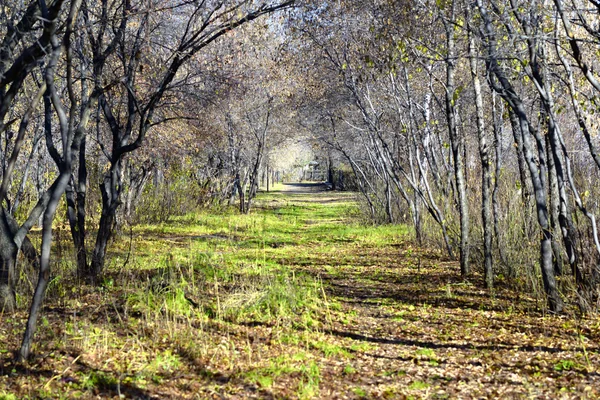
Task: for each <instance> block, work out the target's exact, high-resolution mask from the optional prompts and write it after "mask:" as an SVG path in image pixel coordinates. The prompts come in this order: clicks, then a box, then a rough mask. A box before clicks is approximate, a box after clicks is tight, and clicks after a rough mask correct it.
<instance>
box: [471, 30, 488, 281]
mask: <svg viewBox="0 0 600 400" xmlns="http://www.w3.org/2000/svg"><path fill="white" fill-rule="evenodd" d="M469 58H470V65H471V76H472V78H473V91H474V94H475V108H476V112H477V137H478V139H479V158H480V160H481V219H482V221H483V255H484V268H483V270H484V277H485V286H486V288H488V289H491V288H492V287H493V285H494V269H493V261H492V238H493V232H492V229H493V225H492V208H491V204H490V190H491V172H490V168H491V165H490V164H491V162H490V156H489V149H488V144H487V138H486V133H485V119H484V110H483V98H482V95H481V83H480V81H479V73H478V71H477V70H478V68H477V58H476V54H475V41H474V40H473V38H472V37H471V34H470V30H469Z"/></svg>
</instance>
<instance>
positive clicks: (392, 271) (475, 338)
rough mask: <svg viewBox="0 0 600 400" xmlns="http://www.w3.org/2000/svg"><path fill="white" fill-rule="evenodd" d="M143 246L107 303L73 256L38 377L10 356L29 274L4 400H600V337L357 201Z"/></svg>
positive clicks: (191, 218)
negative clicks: (471, 271)
mask: <svg viewBox="0 0 600 400" xmlns="http://www.w3.org/2000/svg"><path fill="white" fill-rule="evenodd" d="M132 232H133V234H132V237H131V248H130V238H129V236H128V235H124V236H122V237H120V238H118V239H117V240H116V241H115V243H114V244H113V245H112V247H111V253H110V254H109V265H108V268H107V271H106V274H105V276H104V280H103V283H102V285H100V286H99V287H90V286H86V285H80V284H79V283H78V282H77V280H76V278H75V276H74V271H73V260H72V259H71V258H70V257H71V252H70V251H69V249H68V242H67V241H66V240H64V241H63V242H61V243H60V246H61V247H62V250H61V251H62V258H60V259H57V260H58V261H57V262H56V264H55V265H53V271H54V276H53V279H52V283H51V285H50V287H49V291H48V298H47V301H46V308H45V309H44V312H43V316H42V319H41V321H40V324H39V331H38V334H37V340H36V345H35V348H34V353H35V357H34V358H33V359H32V360H31V362H30V363H29V364H27V365H26V366H18V365H15V364H13V363H12V354H11V351H12V350H14V349H16V348H17V347H18V344H19V340H20V335H21V333H22V331H23V326H24V322H25V319H26V307H27V301H28V299H29V298H30V295H31V290H32V284H31V282H35V275H34V273H33V271H29V272H28V271H24V272H23V273H22V275H23V276H22V278H21V280H20V286H19V299H20V300H19V303H20V306H21V309H20V310H19V312H17V313H15V314H14V315H11V316H1V317H2V320H1V323H0V344H2V345H1V346H0V399H2V398H6V399H12V398H19V399H25V398H29V399H33V398H106V397H115V396H124V397H125V398H144V397H146V398H148V397H153V398H177V399H179V398H210V397H220V396H221V397H239V398H269V397H274V398H330V397H349V398H361V397H369V398H370V397H381V398H424V397H430V398H470V397H498V398H501V397H502V398H507V397H508V398H514V397H536V396H537V397H558V396H562V397H565V398H569V396H571V397H572V398H578V397H582V396H583V397H586V396H587V398H594V396H595V395H596V394H598V392H597V389H596V388H597V387H600V385H596V383H598V382H596V381H597V371H596V369H595V368H596V367H595V366H596V365H598V358H599V356H598V352H597V349H598V347H599V346H598V344H597V343H598V336H599V334H598V332H599V331H600V324H598V323H597V321H595V320H577V321H576V320H574V319H572V318H568V317H565V318H553V317H543V314H541V312H540V310H539V307H538V305H536V303H535V299H532V298H529V297H527V296H526V295H523V294H519V296H520V299H519V301H516V300H515V297H516V296H515V295H516V294H515V293H514V292H507V291H503V289H502V288H498V289H497V291H496V292H495V297H494V298H490V297H488V296H487V295H486V293H485V292H484V291H483V290H482V288H481V287H479V286H477V285H476V284H475V283H473V282H470V283H465V282H463V281H462V280H461V279H460V277H459V276H458V266H457V264H456V263H455V262H452V261H448V260H446V259H445V258H444V257H443V256H440V255H439V253H437V252H436V251H433V250H430V249H420V248H417V247H415V246H413V245H412V244H411V242H410V240H409V237H408V236H409V231H408V229H407V228H405V227H403V226H392V225H386V226H378V227H376V226H370V225H365V224H362V223H361V222H360V218H359V215H358V208H357V206H356V204H355V202H354V201H353V198H352V195H349V194H343V193H342V194H340V193H319V194H310V195H290V194H286V193H281V192H274V193H269V194H261V195H260V197H259V198H258V199H257V202H256V208H255V210H254V211H253V212H252V213H251V214H249V215H239V214H237V213H235V212H233V211H231V212H227V211H224V210H220V211H218V212H216V213H211V212H208V211H206V212H197V213H193V214H188V215H185V216H181V217H173V218H171V219H170V220H169V223H163V224H156V225H151V224H145V225H138V226H136V227H134V229H133V231H132ZM63 237H67V236H66V235H64V232H63ZM130 250H131V252H130ZM129 252H130V254H129ZM125 260H128V261H127V263H125ZM587 387H590V389H586V388H587ZM562 388H567V389H568V390H569V391H568V393H567V394H565V393H566V392H565V390H566V389H565V390H563V391H562V392H561V389H562Z"/></svg>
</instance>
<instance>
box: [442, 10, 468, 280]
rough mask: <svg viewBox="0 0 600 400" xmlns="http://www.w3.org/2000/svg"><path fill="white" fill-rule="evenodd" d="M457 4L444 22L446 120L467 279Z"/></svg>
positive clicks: (461, 263) (462, 268)
mask: <svg viewBox="0 0 600 400" xmlns="http://www.w3.org/2000/svg"><path fill="white" fill-rule="evenodd" d="M455 8H456V4H455V1H454V0H452V5H451V11H450V12H451V15H450V20H446V19H444V26H445V29H446V46H447V49H446V50H447V56H446V60H445V61H446V120H447V124H448V135H449V138H450V146H451V147H452V158H453V161H454V179H455V180H456V190H457V192H458V209H459V214H460V273H461V275H462V276H463V277H467V276H468V275H469V273H470V269H469V204H468V200H467V186H466V181H465V168H464V159H463V149H464V138H463V137H462V136H463V135H459V133H458V129H457V124H456V113H457V110H456V100H457V99H458V96H459V92H458V91H457V89H456V87H455V68H456V48H455V37H454V34H455V33H454V27H455V25H454V20H455V15H454V14H455Z"/></svg>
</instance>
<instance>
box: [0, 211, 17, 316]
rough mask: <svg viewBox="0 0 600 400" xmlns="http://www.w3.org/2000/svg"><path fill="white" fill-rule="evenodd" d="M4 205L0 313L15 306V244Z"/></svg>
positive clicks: (0, 232) (0, 217) (0, 240)
mask: <svg viewBox="0 0 600 400" xmlns="http://www.w3.org/2000/svg"><path fill="white" fill-rule="evenodd" d="M5 214H6V211H5V210H4V207H2V208H0V314H1V313H3V312H13V311H14V310H15V309H16V307H17V300H16V296H15V283H16V270H15V264H16V260H17V246H16V245H15V243H14V241H13V234H12V232H11V230H10V227H9V225H8V221H7V219H6V215H5Z"/></svg>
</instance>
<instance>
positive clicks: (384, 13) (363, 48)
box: [0, 0, 600, 361]
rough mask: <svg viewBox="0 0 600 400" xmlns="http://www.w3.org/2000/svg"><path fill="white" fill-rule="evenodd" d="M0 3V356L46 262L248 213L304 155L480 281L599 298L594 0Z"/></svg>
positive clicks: (96, 282) (96, 275)
mask: <svg viewBox="0 0 600 400" xmlns="http://www.w3.org/2000/svg"><path fill="white" fill-rule="evenodd" d="M0 19H1V20H2V23H1V24H0V164H1V177H2V181H1V186H0V202H1V210H0V213H1V214H0V217H1V218H0V304H1V307H2V313H1V314H0V315H1V318H7V317H8V316H10V315H11V314H12V313H15V312H18V311H19V310H24V309H27V310H29V313H28V319H27V322H26V324H25V325H23V326H22V331H21V333H22V335H23V336H22V342H21V345H20V349H18V350H17V351H16V353H15V354H16V359H18V360H21V361H25V360H27V359H28V358H29V357H30V356H31V352H32V344H33V342H34V338H35V334H36V330H37V327H38V323H39V321H40V313H42V310H43V307H44V298H45V294H46V291H47V288H48V284H49V282H51V281H52V279H54V277H55V276H56V268H57V266H58V265H59V264H60V265H63V266H64V263H65V262H67V263H68V268H67V270H70V273H71V274H72V276H73V277H74V279H73V281H72V285H74V286H75V285H89V286H90V287H91V288H94V287H96V288H98V290H100V288H102V287H103V285H105V284H106V282H107V278H106V277H107V265H109V264H111V259H110V257H111V256H110V255H111V251H112V249H111V246H115V245H116V243H117V242H119V240H125V241H127V240H128V239H127V237H128V234H129V233H130V232H132V230H133V229H134V227H135V226H138V225H140V224H158V223H166V222H168V221H169V220H171V219H173V218H176V217H179V216H185V215H188V214H189V213H193V212H197V211H198V210H214V211H215V212H220V213H223V212H232V213H241V214H248V213H251V212H252V211H253V210H254V208H253V207H254V206H255V202H256V199H257V195H258V194H259V189H260V190H264V191H269V190H270V189H271V188H272V187H273V185H275V184H277V183H279V182H282V181H288V182H289V181H297V180H299V179H302V178H303V177H304V178H306V174H304V175H303V171H306V170H307V168H314V167H315V166H318V169H319V173H320V175H318V176H319V178H318V179H323V180H324V181H327V182H328V184H329V186H330V188H331V189H332V190H341V191H348V192H356V193H358V197H357V198H358V202H359V205H360V213H361V215H360V218H361V220H362V222H363V223H364V224H373V225H377V226H379V225H385V226H389V227H392V228H394V227H395V228H397V229H399V230H401V229H404V228H405V227H408V230H409V235H410V237H411V240H412V241H413V243H414V245H415V246H418V247H420V248H428V249H431V250H432V251H437V252H439V253H440V254H443V257H447V259H448V260H455V261H457V262H458V263H457V264H452V265H451V266H448V268H449V269H451V270H450V271H448V272H451V273H452V274H454V275H456V276H457V277H459V278H460V279H461V280H464V281H465V282H473V284H475V285H478V287H481V288H485V290H486V293H487V295H488V296H490V297H493V296H494V293H495V291H496V287H497V286H498V285H501V286H503V287H510V288H513V289H514V290H516V291H517V292H520V293H523V295H530V294H531V293H534V294H536V295H537V296H540V297H542V298H543V299H544V300H543V304H542V309H543V310H544V312H549V313H551V314H558V315H560V314H563V313H576V314H578V315H584V316H585V315H595V313H596V312H597V311H598V305H599V304H600V303H599V302H600V292H599V284H600V264H599V261H600V239H599V233H598V226H597V224H598V222H597V218H596V216H597V214H598V212H599V209H600V204H599V202H598V199H599V198H600V186H599V185H598V182H599V178H600V154H599V151H600V150H599V148H600V139H599V135H598V129H599V128H600V124H599V123H598V117H597V115H596V114H597V113H598V112H600V100H599V99H600V76H599V75H598V73H597V70H599V69H600V66H599V65H598V60H599V59H600V50H599V49H600V47H599V46H600V3H598V2H597V1H596V0H534V1H523V0H505V1H497V0H476V1H472V2H467V1H462V0H436V1H430V0H422V1H389V0H367V1H364V0H360V1H359V0H340V1H332V2H327V1H324V2H321V1H308V0H279V1H262V0H261V1H255V0H231V1H217V0H185V1H184V0H181V1H175V0H101V1H97V2H96V1H89V0H33V1H9V0H3V1H2V2H1V9H0ZM311 177H312V178H314V177H315V175H314V174H313V175H311ZM57 231H58V232H63V233H62V234H61V235H58V237H57ZM65 260H67V261H65ZM125 264H126V263H125ZM125 264H123V270H122V271H121V272H122V273H125V270H126V268H125ZM111 265H112V264H111ZM419 266H420V261H419ZM32 271H34V272H33V274H34V276H35V280H34V281H33V282H32V283H31V284H30V286H31V288H32V289H33V288H34V290H29V291H28V290H23V285H22V284H20V283H19V282H22V280H23V276H24V275H27V274H29V275H32ZM63 272H64V271H63ZM113 272H114V271H113ZM118 272H119V271H117V273H118ZM32 276H33V275H32ZM92 290H93V289H92ZM89 306H91V305H89ZM23 332H24V333H23ZM9 350H11V351H13V350H16V349H12V348H11V349H9Z"/></svg>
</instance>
